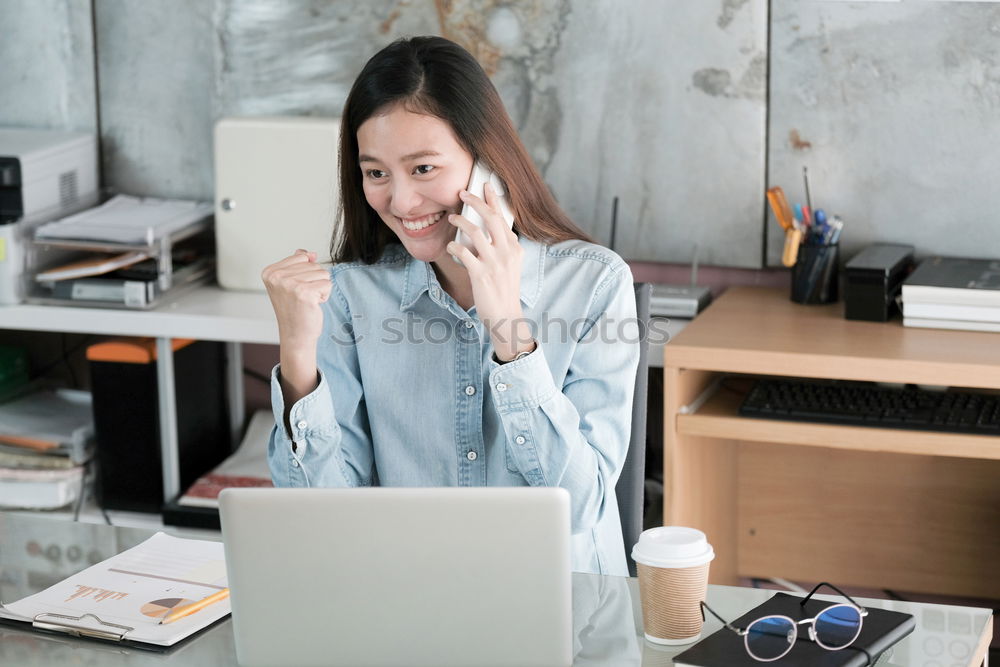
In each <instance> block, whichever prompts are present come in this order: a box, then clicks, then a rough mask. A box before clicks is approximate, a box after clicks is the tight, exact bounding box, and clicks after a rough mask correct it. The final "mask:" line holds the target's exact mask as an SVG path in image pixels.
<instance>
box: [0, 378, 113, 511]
mask: <svg viewBox="0 0 1000 667" xmlns="http://www.w3.org/2000/svg"><path fill="white" fill-rule="evenodd" d="M93 444H94V418H93V414H92V411H91V402H90V393H88V392H85V391H77V390H71V389H57V390H51V389H49V390H38V391H34V392H32V393H30V394H27V395H25V396H22V397H20V398H16V399H13V400H11V401H9V402H7V403H4V404H2V405H0V507H3V508H12V509H13V508H21V509H56V508H59V507H63V506H65V505H68V504H70V503H72V502H73V501H75V500H76V499H77V498H79V496H80V494H81V492H82V490H83V488H82V487H83V480H84V466H85V464H86V462H87V460H88V459H89V458H90V456H91V455H92V453H93Z"/></svg>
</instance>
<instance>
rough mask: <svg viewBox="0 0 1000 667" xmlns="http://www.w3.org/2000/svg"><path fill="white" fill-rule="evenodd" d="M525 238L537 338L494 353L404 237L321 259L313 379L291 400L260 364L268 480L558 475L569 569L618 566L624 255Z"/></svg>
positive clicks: (623, 442) (409, 481)
mask: <svg viewBox="0 0 1000 667" xmlns="http://www.w3.org/2000/svg"><path fill="white" fill-rule="evenodd" d="M520 244H521V246H522V248H523V249H524V255H523V265H522V275H521V306H522V310H523V312H524V316H525V318H527V320H528V322H529V326H530V327H531V329H532V333H533V334H534V335H535V340H536V341H537V343H538V345H537V347H536V349H535V350H534V351H533V352H532V353H531V354H529V355H527V356H525V357H522V358H521V359H518V360H517V361H512V362H509V363H506V364H498V363H497V362H496V361H494V360H493V347H492V345H491V344H490V340H489V332H488V330H487V329H486V328H485V327H484V325H483V323H482V322H481V321H480V320H479V318H478V317H477V316H476V309H475V307H474V306H473V307H472V308H471V309H469V310H468V311H466V310H464V309H463V308H462V307H461V306H459V305H458V303H457V302H456V301H455V300H454V299H452V297H451V296H450V295H448V294H447V293H446V292H445V291H444V290H443V289H442V288H441V285H440V283H439V282H438V279H437V276H436V274H435V273H434V270H433V269H432V267H431V265H430V264H428V263H426V262H422V261H419V260H416V259H413V257H412V256H411V255H410V254H409V253H408V252H406V250H405V249H404V248H403V247H402V246H401V245H396V244H394V245H390V246H389V247H388V248H387V249H386V251H385V252H384V253H383V255H382V257H381V258H380V259H379V260H378V261H377V262H375V263H374V264H370V265H368V264H364V263H361V262H348V263H344V264H338V265H335V266H333V267H332V268H331V269H330V277H331V280H332V281H333V290H332V293H331V295H330V298H329V299H328V301H327V302H326V303H325V304H324V306H323V310H324V332H323V336H322V337H321V338H320V342H319V344H318V366H319V386H318V387H317V388H316V389H315V390H314V391H313V392H312V393H310V394H309V395H307V396H305V397H303V398H302V399H300V400H299V401H297V402H296V403H295V404H294V405H293V406H292V407H291V411H290V418H289V423H290V426H291V430H292V432H291V434H290V435H291V437H289V433H287V432H286V429H285V428H284V426H283V423H284V409H285V408H284V402H283V399H282V395H281V389H280V385H279V380H278V373H279V370H280V369H279V368H278V367H275V369H274V370H273V371H272V374H271V397H272V407H273V410H274V416H275V423H276V424H277V426H276V427H275V429H274V430H273V431H272V434H271V439H270V443H269V445H268V462H269V465H270V468H271V475H272V478H273V481H274V484H275V486H279V487H280V486H312V487H345V486H366V485H372V484H379V485H382V486H409V487H419V486H561V487H563V488H565V489H566V490H567V491H569V493H570V498H571V522H572V529H573V535H572V538H571V539H572V553H573V569H574V570H576V571H581V572H593V573H599V574H612V575H620V576H627V575H628V571H627V568H626V563H625V553H624V546H623V543H622V531H621V523H620V520H619V516H618V503H617V499H616V497H615V483H616V482H617V480H618V475H619V473H620V472H621V468H622V465H623V463H624V461H625V455H626V453H627V450H628V443H629V437H630V429H631V414H632V395H633V391H634V386H635V373H636V368H637V365H638V359H639V347H638V336H639V333H638V332H639V326H638V323H637V321H636V319H635V295H634V292H633V287H632V274H631V272H630V270H629V268H628V265H627V264H625V262H624V261H622V259H621V258H620V257H618V255H616V254H615V253H614V252H612V251H610V250H607V249H606V248H603V247H600V246H597V245H594V244H591V243H585V242H583V241H566V242H562V243H557V244H553V245H544V244H542V243H538V242H535V241H532V240H530V239H527V238H525V237H523V236H522V237H521V238H520Z"/></svg>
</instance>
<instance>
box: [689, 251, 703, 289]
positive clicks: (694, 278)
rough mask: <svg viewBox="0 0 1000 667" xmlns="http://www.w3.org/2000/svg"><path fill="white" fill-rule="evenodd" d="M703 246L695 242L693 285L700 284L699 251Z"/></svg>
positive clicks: (692, 264) (692, 269)
mask: <svg viewBox="0 0 1000 667" xmlns="http://www.w3.org/2000/svg"><path fill="white" fill-rule="evenodd" d="M700 250H701V246H699V245H698V244H697V243H695V244H694V258H693V259H692V260H691V287H694V286H695V285H697V284H698V252H699V251H700Z"/></svg>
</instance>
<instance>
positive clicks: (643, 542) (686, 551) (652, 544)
mask: <svg viewBox="0 0 1000 667" xmlns="http://www.w3.org/2000/svg"><path fill="white" fill-rule="evenodd" d="M713 558H715V551H713V550H712V545H711V544H709V543H708V538H706V537H705V533H703V532H701V531H700V530H697V529H695V528H684V527H681V526H660V527H659V528H650V529H649V530H644V531H643V532H642V534H641V535H639V541H638V542H636V544H635V546H634V547H632V560H634V561H635V562H637V563H642V564H643V565H649V566H652V567H695V566H696V565H704V564H705V563H707V562H709V561H711V560H712V559H713Z"/></svg>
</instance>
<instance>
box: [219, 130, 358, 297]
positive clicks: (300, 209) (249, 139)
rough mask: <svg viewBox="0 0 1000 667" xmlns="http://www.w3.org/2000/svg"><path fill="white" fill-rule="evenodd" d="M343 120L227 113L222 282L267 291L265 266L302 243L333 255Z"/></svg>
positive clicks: (222, 140)
mask: <svg viewBox="0 0 1000 667" xmlns="http://www.w3.org/2000/svg"><path fill="white" fill-rule="evenodd" d="M339 144H340V119H339V118H313V117H260V118H223V119H222V120H220V121H219V122H218V123H217V124H216V126H215V237H216V246H217V248H216V252H217V253H218V263H217V269H216V270H217V275H218V280H219V284H220V285H221V286H222V287H224V288H227V289H234V290H257V291H263V289H264V285H263V283H262V282H261V278H260V274H261V271H262V270H263V269H264V267H265V266H267V265H268V264H271V263H273V262H276V261H278V260H279V259H281V258H282V257H286V256H288V255H290V254H292V253H293V252H295V250H296V249H297V248H304V249H306V250H315V251H316V254H317V256H318V260H319V261H320V262H329V261H330V244H331V240H332V239H333V235H334V233H335V231H336V229H335V228H339V225H338V224H335V223H336V220H337V214H338V211H337V209H338V207H339V204H340V196H339V190H340V186H339V178H338V174H337V151H338V147H339Z"/></svg>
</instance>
